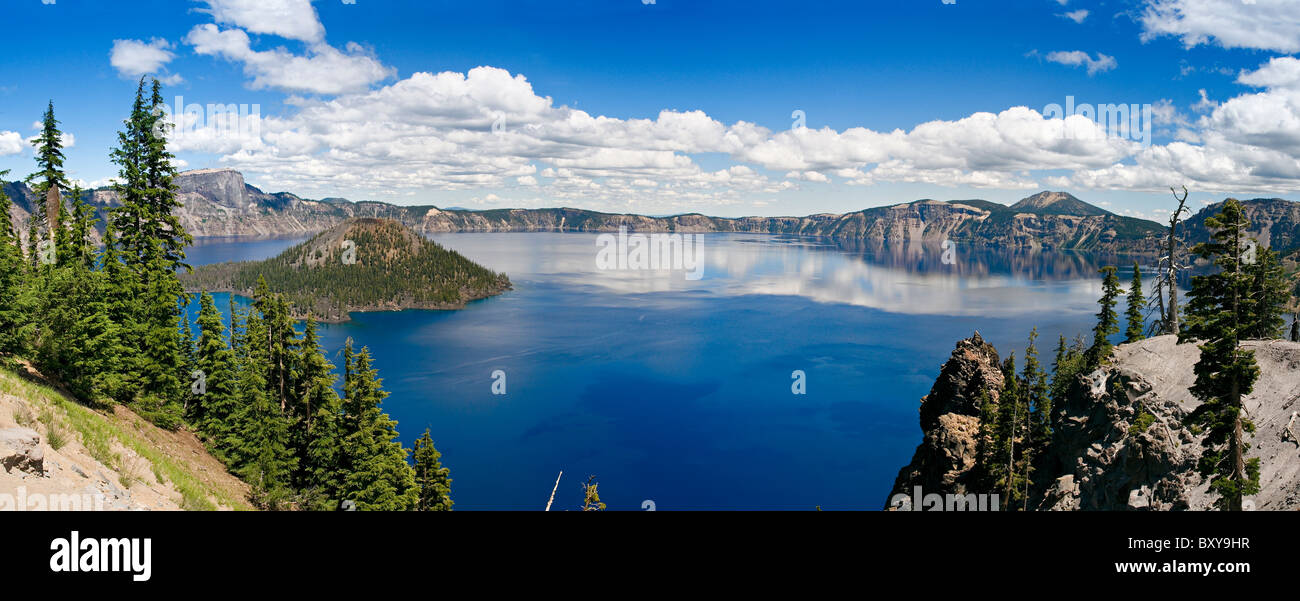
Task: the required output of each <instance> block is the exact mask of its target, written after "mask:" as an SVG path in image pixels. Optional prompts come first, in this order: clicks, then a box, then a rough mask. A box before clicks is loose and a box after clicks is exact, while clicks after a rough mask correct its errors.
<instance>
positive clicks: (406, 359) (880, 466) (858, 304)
mask: <svg viewBox="0 0 1300 601" xmlns="http://www.w3.org/2000/svg"><path fill="white" fill-rule="evenodd" d="M432 238H433V239H434V240H435V241H437V242H438V243H440V244H442V245H444V246H446V247H448V248H452V249H455V250H457V251H459V252H461V253H462V254H464V255H466V256H467V257H469V258H471V259H473V260H475V261H478V262H480V263H482V264H484V265H486V266H488V267H489V268H491V269H494V270H497V271H504V272H505V273H507V274H508V275H509V276H510V278H511V280H512V281H513V283H514V290H512V291H510V292H508V293H506V294H504V295H502V296H499V297H495V298H492V299H487V300H484V301H480V302H476V303H472V304H471V305H470V306H469V307H467V308H466V309H464V310H460V311H442V312H439V311H405V312H400V313H357V314H354V315H353V321H351V322H349V323H345V324H336V325H328V326H325V327H324V328H323V329H322V335H323V341H324V342H325V344H326V345H327V348H328V349H329V350H330V352H331V353H332V354H333V357H334V359H335V361H336V362H337V361H339V357H338V350H339V349H340V348H341V347H342V345H343V342H344V340H345V339H346V338H348V337H351V338H353V339H355V340H356V342H357V343H358V344H359V345H365V346H368V347H370V349H371V351H372V353H373V355H374V358H375V364H376V366H377V367H378V368H379V370H380V374H381V376H382V377H383V378H384V386H385V388H386V389H387V390H388V391H389V392H390V393H391V395H392V396H391V397H390V398H389V399H388V400H387V401H386V403H385V407H386V408H387V410H388V411H389V412H390V413H391V414H392V416H393V417H394V419H396V420H398V421H399V422H400V426H399V429H400V430H401V432H402V439H403V442H404V443H406V444H407V445H410V444H411V442H412V441H413V440H414V439H415V438H416V437H418V436H419V435H420V434H421V433H422V432H423V431H424V428H425V427H426V426H428V427H430V428H432V433H433V437H434V439H435V442H436V444H437V446H438V448H439V450H440V451H442V453H443V462H444V464H445V465H446V466H448V467H450V468H451V475H452V478H453V479H454V483H453V485H452V496H453V498H454V499H455V500H456V508H457V509H541V508H542V507H543V506H544V505H545V503H546V500H547V497H548V496H549V495H550V491H551V487H552V485H553V484H554V482H555V477H556V474H557V473H558V472H559V471H560V470H564V474H565V476H564V480H563V481H562V482H561V483H560V488H559V492H558V493H557V495H556V507H558V508H561V509H570V508H574V507H576V506H578V505H579V504H580V502H581V491H580V487H579V482H580V480H582V479H585V477H586V476H587V475H589V474H595V475H596V476H597V477H598V479H599V481H600V484H601V486H600V491H601V498H602V500H604V501H606V502H607V503H608V504H609V507H610V509H620V510H639V509H640V508H641V504H642V502H643V501H644V500H653V501H654V502H655V504H656V506H657V508H658V509H659V510H661V511H663V510H672V509H797V510H811V509H813V508H814V507H816V506H821V507H822V508H824V509H879V508H880V507H881V506H882V505H883V504H884V502H885V495H886V494H887V492H888V490H889V487H890V485H891V484H892V482H893V479H894V477H895V475H897V473H898V470H899V468H900V467H902V465H903V464H905V463H906V462H907V461H908V460H909V459H910V457H911V454H912V451H913V449H914V448H915V445H916V444H917V442H919V440H920V436H921V433H920V430H919V427H918V425H917V413H916V410H917V404H918V401H919V399H920V398H921V397H922V396H923V395H924V394H926V393H927V392H928V391H929V389H930V386H931V385H932V384H933V382H934V378H935V376H936V375H937V374H938V370H939V367H940V365H941V364H942V362H943V361H944V360H945V359H946V358H947V357H948V355H949V354H950V353H951V351H952V348H953V345H954V344H955V342H956V341H957V340H958V339H960V338H964V337H967V336H970V335H971V333H972V332H973V331H975V330H979V331H980V332H981V333H982V334H983V335H984V336H985V338H986V339H988V340H989V341H990V342H993V343H994V344H995V345H997V347H998V349H999V351H1001V352H1002V353H1003V354H1005V353H1008V352H1010V351H1015V352H1016V354H1017V355H1022V354H1023V347H1024V344H1025V339H1026V337H1027V336H1028V334H1029V331H1030V328H1032V327H1034V326H1037V327H1038V328H1039V332H1040V336H1041V337H1040V344H1041V346H1042V347H1043V348H1042V349H1040V352H1041V354H1042V355H1043V356H1044V358H1045V359H1046V360H1047V361H1048V362H1050V355H1051V349H1052V348H1053V347H1054V346H1055V341H1056V338H1057V336H1058V335H1059V334H1064V335H1065V336H1066V337H1073V336H1075V335H1076V334H1083V333H1087V332H1089V331H1090V330H1091V327H1092V325H1093V319H1094V317H1093V315H1094V314H1095V313H1096V311H1097V306H1096V300H1097V298H1098V297H1099V296H1100V294H1101V284H1100V279H1099V277H1098V276H1097V269H1098V268H1099V267H1100V266H1101V265H1104V264H1119V265H1120V266H1121V273H1120V278H1121V279H1122V280H1123V281H1124V282H1125V283H1126V284H1127V281H1128V279H1129V277H1130V275H1131V269H1132V268H1131V265H1132V262H1133V259H1132V258H1131V257H1120V258H1117V257H1097V256H1092V255H1087V254H1080V253H1059V252H1058V253H1051V252H1043V253H1019V252H1011V251H1006V250H998V249H981V250H976V249H970V248H963V247H960V246H959V247H957V248H956V249H954V250H955V254H954V255H953V259H954V260H953V261H952V262H951V264H948V263H945V262H944V261H943V258H944V257H943V250H942V249H940V248H938V247H936V248H889V247H884V246H871V245H867V246H853V245H844V244H836V243H832V242H828V241H825V240H816V239H806V238H795V237H782V236H765V235H754V234H709V235H705V236H704V238H703V243H704V247H703V261H704V270H703V277H702V278H701V279H699V280H695V281H692V280H689V279H687V278H686V277H685V274H684V273H683V272H681V271H678V272H670V271H603V270H600V269H597V263H596V253H597V250H598V246H597V244H596V241H597V236H596V235H595V234H576V233H490V234H485V233H472V234H440V235H435V236H433V237H432ZM221 244H232V245H235V246H228V247H227V246H221ZM240 244H241V243H239V242H223V243H214V244H210V245H206V246H205V250H203V251H202V253H197V255H198V256H202V257H203V258H205V259H206V258H217V257H222V258H221V259H220V260H231V257H232V256H237V255H240V254H241V252H242V253H243V256H240V257H238V258H250V259H251V258H265V257H266V256H271V255H273V254H275V253H277V252H279V250H275V249H276V248H277V247H276V246H275V245H274V244H269V245H262V246H255V247H253V246H250V247H241V246H239V245H240ZM277 244H278V242H277ZM285 247H287V245H286V246H285ZM240 248H245V250H244V251H240V250H239V249H240ZM278 248H279V249H280V250H282V249H283V248H284V247H278ZM195 256H196V253H194V252H191V258H194V257H195ZM1150 262H1151V259H1144V260H1143V263H1144V265H1149V263H1150ZM196 263H197V260H196ZM1147 269H1148V268H1147V267H1144V271H1147ZM218 302H219V303H224V302H225V299H224V298H222V299H219V300H218ZM1122 302H1123V300H1122V299H1121V303H1122ZM222 306H223V307H224V305H222ZM1121 308H1122V304H1121ZM495 370H501V371H503V372H505V374H506V394H505V395H494V394H493V393H492V384H493V381H494V380H493V378H492V373H493V372H494V371H495ZM796 370H798V371H803V372H804V373H805V374H806V378H807V379H806V381H807V389H806V394H803V395H796V394H792V389H791V383H792V376H791V374H792V372H794V371H796Z"/></svg>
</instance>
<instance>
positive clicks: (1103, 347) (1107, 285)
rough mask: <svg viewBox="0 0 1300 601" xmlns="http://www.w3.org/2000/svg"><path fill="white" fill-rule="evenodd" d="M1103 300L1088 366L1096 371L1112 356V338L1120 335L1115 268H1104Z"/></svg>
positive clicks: (1098, 302) (1093, 330) (1094, 331)
mask: <svg viewBox="0 0 1300 601" xmlns="http://www.w3.org/2000/svg"><path fill="white" fill-rule="evenodd" d="M1098 273H1100V274H1102V276H1103V277H1102V283H1101V290H1102V292H1101V298H1100V299H1098V300H1097V304H1099V305H1101V310H1100V311H1099V312H1098V313H1097V325H1096V326H1095V327H1093V329H1092V346H1091V347H1089V349H1088V366H1089V367H1090V368H1092V369H1096V368H1097V367H1099V366H1100V365H1101V363H1102V361H1105V360H1106V358H1107V357H1109V356H1110V351H1111V348H1113V346H1112V345H1111V343H1110V337H1111V336H1112V335H1114V334H1118V333H1119V316H1118V315H1116V314H1115V304H1116V300H1115V299H1116V297H1118V296H1119V277H1118V276H1117V275H1116V269H1115V267H1114V266H1110V265H1108V266H1106V267H1102V268H1101V270H1100V271H1099V272H1098Z"/></svg>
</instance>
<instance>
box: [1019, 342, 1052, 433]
mask: <svg viewBox="0 0 1300 601" xmlns="http://www.w3.org/2000/svg"><path fill="white" fill-rule="evenodd" d="M1037 340H1038V328H1034V329H1033V330H1031V331H1030V332H1029V345H1028V346H1027V347H1025V367H1024V369H1023V370H1021V372H1020V382H1021V384H1020V386H1021V390H1022V392H1023V394H1024V396H1025V400H1026V403H1027V406H1028V408H1029V411H1030V427H1029V441H1030V446H1031V448H1033V449H1034V450H1035V452H1037V451H1040V450H1042V447H1044V446H1045V445H1046V444H1047V440H1048V437H1049V436H1050V435H1051V433H1052V424H1051V417H1052V397H1051V395H1050V394H1049V387H1048V384H1047V373H1046V372H1044V371H1043V367H1042V364H1040V363H1039V362H1038V346H1037V344H1036V343H1035V342H1036V341H1037Z"/></svg>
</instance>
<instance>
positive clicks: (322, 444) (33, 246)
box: [0, 79, 452, 511]
mask: <svg viewBox="0 0 1300 601" xmlns="http://www.w3.org/2000/svg"><path fill="white" fill-rule="evenodd" d="M162 103H163V97H162V90H161V86H160V84H159V83H158V82H157V81H156V80H154V81H152V83H151V85H149V86H146V81H145V80H144V79H141V80H140V83H139V86H138V87H137V88H136V93H135V98H134V101H133V103H132V106H131V111H130V115H129V117H128V118H127V119H126V120H125V121H124V125H125V126H124V128H123V130H122V131H121V132H119V133H118V145H117V147H116V148H115V149H114V150H113V151H112V154H111V159H112V161H113V162H114V163H115V164H117V166H118V167H119V171H118V178H117V180H116V183H115V184H114V192H115V194H116V195H117V200H118V203H119V206H117V207H116V208H114V209H112V211H111V212H110V213H109V214H108V218H107V220H106V222H105V223H103V230H102V231H103V238H102V246H97V245H96V244H95V240H94V238H93V237H94V236H95V234H96V232H97V231H98V226H99V219H98V218H97V216H96V213H95V210H94V209H93V207H92V206H91V205H89V204H87V203H86V202H84V200H83V193H82V190H81V189H80V188H79V187H78V186H73V185H70V184H69V182H68V178H67V176H66V174H65V172H64V169H63V160H64V155H63V150H62V140H63V133H62V132H61V131H59V121H58V120H57V119H56V118H55V114H54V105H53V102H51V103H50V104H49V106H48V108H47V110H46V112H45V115H44V119H43V121H42V123H43V129H42V132H41V133H40V135H38V136H37V138H36V140H35V143H34V145H35V148H36V152H35V156H36V162H37V167H38V169H37V171H36V172H35V173H33V174H32V175H31V176H29V177H28V178H27V181H28V182H29V183H30V184H31V185H32V188H33V189H34V190H35V192H36V196H37V197H36V199H35V201H34V202H33V203H32V208H33V211H32V219H31V220H30V223H29V227H28V233H27V239H26V244H25V245H24V240H23V237H22V236H21V234H20V233H19V232H18V231H17V230H18V228H17V227H16V224H14V223H13V222H12V220H11V218H10V211H9V209H10V207H11V206H12V201H11V199H9V198H7V197H6V196H5V195H4V192H3V190H2V189H0V360H3V361H13V360H14V359H18V358H26V359H29V360H31V361H32V363H33V364H34V365H35V366H36V367H37V368H38V369H40V371H41V372H42V373H43V374H44V375H45V376H46V377H48V378H50V379H52V380H54V381H56V382H58V383H59V384H61V385H62V386H63V387H64V388H65V389H66V390H68V391H69V392H71V393H72V394H73V395H75V396H76V397H77V398H78V399H80V400H81V401H83V402H85V403H86V404H88V405H92V406H99V407H103V406H106V405H110V404H113V403H120V404H123V405H127V406H130V407H131V408H132V409H134V410H135V411H136V412H137V413H139V414H140V415H142V416H143V417H145V418H147V419H149V420H150V421H152V422H153V423H155V424H157V425H159V426H161V427H165V428H171V429H175V428H179V427H182V426H185V425H188V426H189V427H190V428H193V429H194V430H195V431H196V432H198V433H199V434H200V436H201V437H202V438H203V439H204V440H205V441H206V442H207V444H208V445H209V447H210V448H211V449H212V451H213V452H214V453H215V454H216V455H217V456H219V457H220V458H221V459H222V460H224V461H225V462H226V463H227V465H228V466H229V468H230V469H231V471H232V472H234V473H236V474H238V475H240V476H241V477H242V478H243V479H244V480H245V481H246V482H248V483H249V484H250V485H251V486H252V488H253V490H254V495H255V497H254V499H253V500H254V501H255V502H257V503H258V504H259V505H261V506H263V507H266V508H272V509H277V508H301V509H337V508H338V507H339V506H340V504H341V503H342V502H343V501H352V502H354V503H355V506H356V508H357V509H363V510H416V509H419V510H430V511H446V510H450V509H451V507H452V501H451V496H450V494H451V493H450V489H451V478H449V472H448V470H447V468H445V467H443V466H442V464H441V454H440V453H439V452H438V451H437V449H435V448H434V446H433V440H432V438H431V436H430V432H429V431H427V430H426V432H425V435H424V436H423V437H422V438H420V439H419V440H418V441H417V443H416V447H415V454H414V466H412V465H411V464H410V463H408V461H407V460H408V455H409V454H410V452H409V451H408V450H407V449H406V448H404V447H403V446H402V445H401V443H400V442H398V440H397V435H398V434H397V429H396V426H397V423H396V422H395V421H393V420H392V419H391V418H389V416H388V414H386V413H384V411H383V409H382V403H383V400H384V398H385V397H386V396H387V393H385V392H384V391H383V388H382V386H381V380H380V379H379V376H378V373H377V371H376V370H375V369H374V368H373V367H372V365H371V358H370V352H369V350H368V349H365V348H362V349H361V350H360V351H354V349H353V346H352V342H351V340H349V341H348V344H347V347H346V349H345V350H344V366H343V373H344V379H343V382H342V394H340V393H339V392H338V391H337V390H336V388H335V385H336V383H337V378H336V376H335V373H334V372H335V369H334V366H333V365H332V364H330V362H329V360H328V359H327V358H326V355H325V353H324V351H323V350H322V349H321V346H320V337H319V334H318V332H317V325H316V323H315V321H313V320H311V319H308V320H307V321H306V323H305V325H304V326H303V327H302V330H301V331H299V329H297V327H296V322H295V320H294V319H293V318H292V317H291V315H292V311H291V310H290V305H289V303H288V302H287V301H286V300H285V299H284V298H283V297H282V296H280V295H274V294H271V292H270V291H269V290H268V287H267V285H266V282H265V280H261V281H259V282H258V288H257V290H256V293H255V294H254V296H253V303H252V306H251V307H250V308H249V309H248V310H246V311H243V310H239V309H238V308H237V307H236V306H235V303H234V301H233V296H232V302H231V306H230V311H229V317H230V326H229V328H227V327H226V326H225V323H226V321H225V316H223V315H222V313H221V311H220V310H219V309H218V308H217V306H216V303H215V301H214V299H213V298H212V296H211V295H209V294H207V293H203V294H202V295H200V296H199V298H198V302H199V310H198V318H197V320H196V323H195V324H193V325H191V324H190V323H189V320H188V319H187V315H186V311H185V307H186V306H187V304H188V303H189V302H190V296H189V295H188V294H186V292H185V290H184V288H183V287H182V285H181V284H180V281H179V278H178V274H180V273H182V272H184V271H186V270H188V268H189V267H188V265H186V263H185V249H186V247H187V246H188V245H189V244H190V243H191V242H192V239H191V237H190V235H189V234H188V233H186V231H185V229H184V227H183V226H182V225H181V222H180V220H179V218H178V217H177V209H179V208H180V206H181V204H180V201H179V199H178V197H177V190H176V185H175V183H174V178H175V176H176V169H175V167H174V165H173V160H174V157H173V155H172V154H171V153H170V152H169V151H168V150H167V140H166V136H167V133H168V127H169V124H168V123H167V122H165V121H162V119H163V118H164V117H163V115H162V112H161V111H159V110H157V107H158V106H160V105H161V104H162ZM4 175H5V173H4V172H0V177H3V176H4Z"/></svg>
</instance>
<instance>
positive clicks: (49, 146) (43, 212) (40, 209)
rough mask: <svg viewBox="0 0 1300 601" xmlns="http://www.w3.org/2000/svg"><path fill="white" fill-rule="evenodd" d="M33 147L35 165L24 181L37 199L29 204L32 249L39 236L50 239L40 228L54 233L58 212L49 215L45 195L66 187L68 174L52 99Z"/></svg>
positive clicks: (61, 137)
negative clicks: (64, 163)
mask: <svg viewBox="0 0 1300 601" xmlns="http://www.w3.org/2000/svg"><path fill="white" fill-rule="evenodd" d="M33 146H35V148H36V166H37V170H36V172H35V173H33V174H31V175H29V176H27V183H28V184H29V185H30V186H31V187H32V191H33V192H34V193H35V197H36V202H34V203H32V215H31V220H32V226H31V228H30V230H29V231H35V232H36V234H37V237H36V238H34V239H32V240H30V241H29V242H28V245H29V246H30V247H31V248H33V249H35V247H36V244H37V241H38V240H41V239H49V240H53V239H54V237H53V236H52V235H51V236H48V237H46V238H42V234H41V232H42V231H45V232H49V233H51V234H52V233H53V229H54V228H53V227H51V226H52V225H53V224H54V223H57V222H58V220H59V218H60V216H59V215H58V214H55V215H50V214H48V213H49V211H48V210H47V207H46V206H45V199H46V196H47V195H48V194H49V192H50V190H51V189H57V190H59V191H60V192H61V191H63V190H67V189H69V188H70V187H71V186H70V185H69V184H68V177H67V175H65V174H64V172H63V160H64V158H65V157H64V154H63V132H61V131H59V121H58V120H57V119H55V118H54V101H53V100H51V101H50V103H49V105H48V106H47V107H46V109H45V116H44V117H43V118H42V119H41V133H40V134H39V135H37V136H36V140H35V141H34V142H33ZM54 209H55V210H56V211H61V210H62V206H58V207H54Z"/></svg>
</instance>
